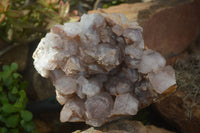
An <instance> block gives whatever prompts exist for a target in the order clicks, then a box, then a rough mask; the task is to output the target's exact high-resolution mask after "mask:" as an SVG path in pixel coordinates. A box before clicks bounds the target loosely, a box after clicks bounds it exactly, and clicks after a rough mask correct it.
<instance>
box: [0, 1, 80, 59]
mask: <svg viewBox="0 0 200 133" xmlns="http://www.w3.org/2000/svg"><path fill="white" fill-rule="evenodd" d="M27 1H30V0H0V35H1V36H0V42H5V43H7V44H10V46H11V47H13V46H17V45H20V44H27V43H30V42H32V41H34V40H37V39H40V38H41V37H43V36H44V35H45V34H46V32H48V30H49V29H50V28H51V27H52V26H53V25H55V24H63V23H65V22H72V21H78V20H79V17H78V16H77V14H78V12H77V11H76V10H74V11H72V12H70V4H69V2H68V1H66V2H64V1H62V0H37V1H36V2H33V3H26V2H27ZM9 49H10V48H9ZM9 49H7V50H5V51H0V56H1V55H3V54H4V53H5V52H7V51H8V50H9Z"/></svg>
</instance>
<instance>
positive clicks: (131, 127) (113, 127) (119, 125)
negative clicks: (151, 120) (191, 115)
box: [73, 120, 175, 133]
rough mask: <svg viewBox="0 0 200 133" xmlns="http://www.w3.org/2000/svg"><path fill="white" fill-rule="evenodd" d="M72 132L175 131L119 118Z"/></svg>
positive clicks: (135, 132) (169, 132)
mask: <svg viewBox="0 0 200 133" xmlns="http://www.w3.org/2000/svg"><path fill="white" fill-rule="evenodd" d="M73 133H175V132H172V131H168V130H165V129H162V128H158V127H156V126H153V125H148V126H144V125H143V124H142V123H141V122H139V121H130V120H120V121H117V122H115V123H111V124H108V125H106V126H104V127H102V128H100V129H98V130H95V129H94V128H89V129H88V130H85V131H82V132H81V131H80V130H79V131H75V132H73Z"/></svg>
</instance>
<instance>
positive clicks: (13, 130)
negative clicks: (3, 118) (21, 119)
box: [9, 128, 19, 133]
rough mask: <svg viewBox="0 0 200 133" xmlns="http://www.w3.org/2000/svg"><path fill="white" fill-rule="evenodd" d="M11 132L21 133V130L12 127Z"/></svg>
mask: <svg viewBox="0 0 200 133" xmlns="http://www.w3.org/2000/svg"><path fill="white" fill-rule="evenodd" d="M9 133H19V130H18V129H17V128H14V129H10V130H9Z"/></svg>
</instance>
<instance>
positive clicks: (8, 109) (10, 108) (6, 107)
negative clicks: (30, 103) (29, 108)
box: [1, 103, 18, 114]
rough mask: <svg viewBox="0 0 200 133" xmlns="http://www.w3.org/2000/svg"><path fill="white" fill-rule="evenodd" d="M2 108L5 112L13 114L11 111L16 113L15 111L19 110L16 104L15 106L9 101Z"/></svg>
mask: <svg viewBox="0 0 200 133" xmlns="http://www.w3.org/2000/svg"><path fill="white" fill-rule="evenodd" d="M1 110H2V111H3V112H4V113H8V114H11V113H14V112H17V111H18V109H17V108H16V107H15V106H13V105H12V104H9V103H5V104H3V106H2V108H1Z"/></svg>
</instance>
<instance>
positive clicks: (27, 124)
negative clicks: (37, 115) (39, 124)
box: [20, 120, 35, 132]
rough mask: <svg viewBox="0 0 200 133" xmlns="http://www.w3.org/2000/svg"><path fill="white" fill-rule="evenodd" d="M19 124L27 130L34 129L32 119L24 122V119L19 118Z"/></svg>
mask: <svg viewBox="0 0 200 133" xmlns="http://www.w3.org/2000/svg"><path fill="white" fill-rule="evenodd" d="M20 124H21V126H22V127H23V128H24V129H25V130H26V131H27V132H31V131H33V130H34V129H35V124H34V123H33V121H29V122H25V121H24V120H21V122H20Z"/></svg>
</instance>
